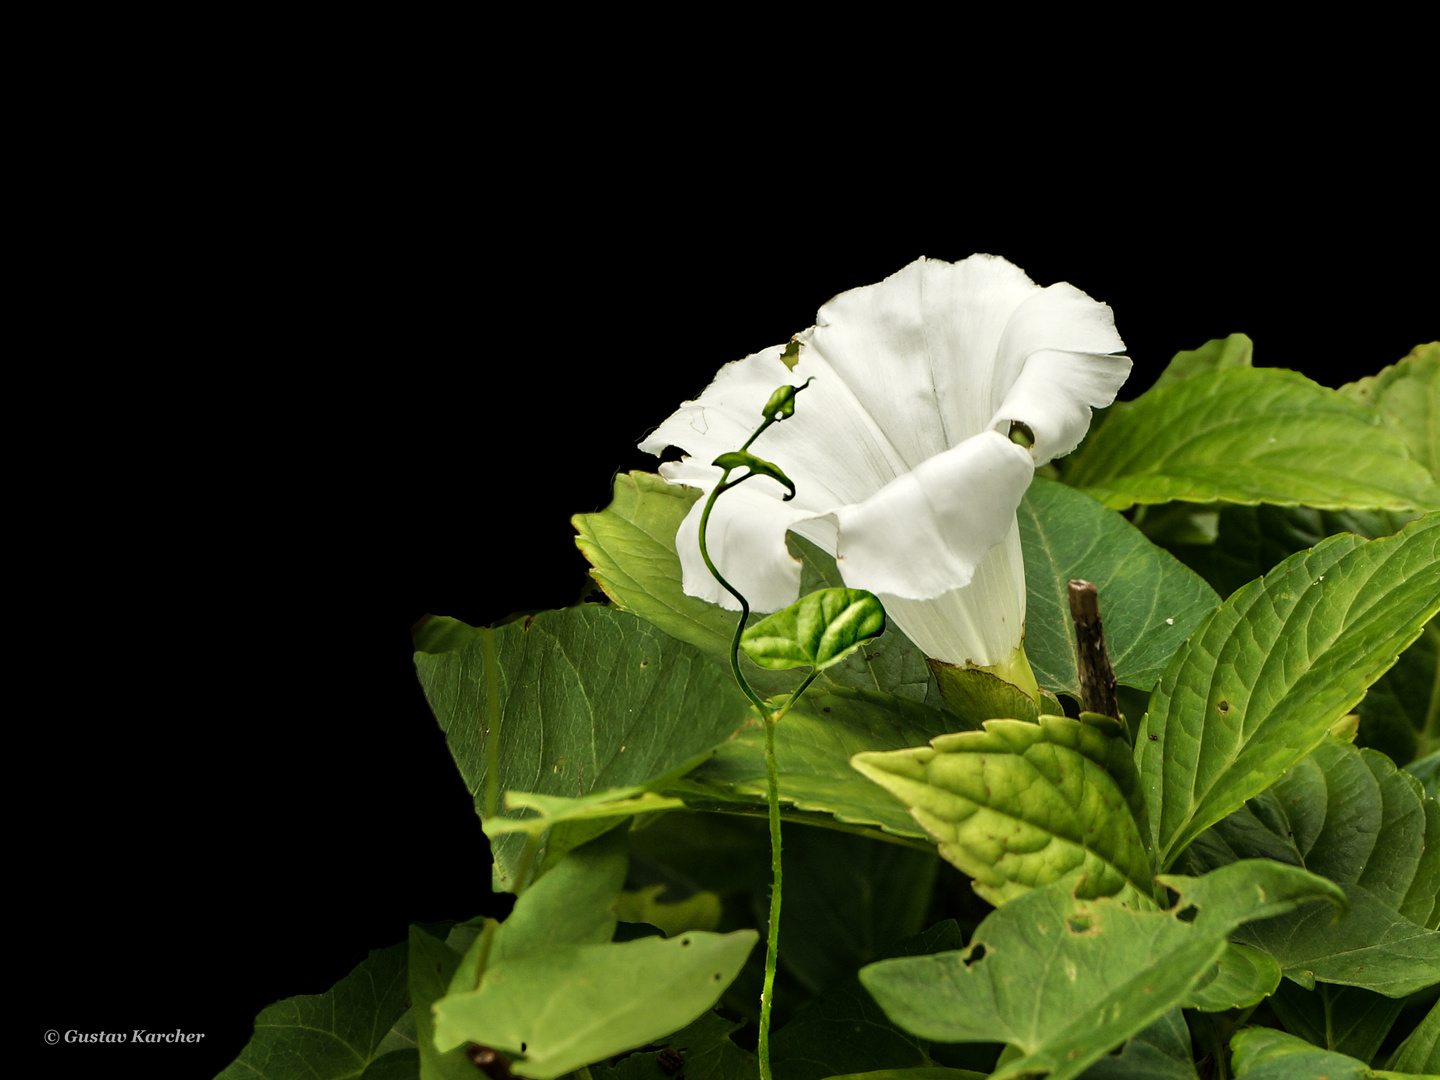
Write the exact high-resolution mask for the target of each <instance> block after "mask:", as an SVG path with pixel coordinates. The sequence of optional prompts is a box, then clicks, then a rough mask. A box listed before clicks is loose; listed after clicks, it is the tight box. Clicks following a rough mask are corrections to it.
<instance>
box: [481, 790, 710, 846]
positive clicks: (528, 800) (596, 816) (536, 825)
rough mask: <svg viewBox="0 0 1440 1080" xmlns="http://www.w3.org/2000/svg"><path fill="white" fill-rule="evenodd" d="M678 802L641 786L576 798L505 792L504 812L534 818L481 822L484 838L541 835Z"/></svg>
mask: <svg viewBox="0 0 1440 1080" xmlns="http://www.w3.org/2000/svg"><path fill="white" fill-rule="evenodd" d="M684 805H685V804H684V802H682V801H681V800H680V799H667V798H664V797H662V796H660V795H656V794H655V793H654V792H653V791H646V790H645V789H644V788H642V787H625V788H611V789H610V790H609V791H596V792H592V793H591V794H589V795H586V796H584V797H583V798H580V799H567V798H565V797H564V796H561V795H540V794H537V793H535V792H530V791H507V792H506V793H505V809H506V810H534V811H535V813H536V816H535V817H528V818H508V817H494V818H491V819H490V820H489V821H487V822H485V824H484V830H485V835H486V836H489V837H492V838H493V837H496V836H503V835H504V834H506V833H516V832H522V833H527V834H529V835H531V836H541V835H543V834H544V832H545V830H546V829H549V828H551V827H552V826H554V825H557V824H559V823H560V822H562V821H598V820H602V819H607V818H621V817H634V816H635V815H636V814H648V813H652V812H654V811H657V810H678V809H679V808H680V807H682V806H684Z"/></svg>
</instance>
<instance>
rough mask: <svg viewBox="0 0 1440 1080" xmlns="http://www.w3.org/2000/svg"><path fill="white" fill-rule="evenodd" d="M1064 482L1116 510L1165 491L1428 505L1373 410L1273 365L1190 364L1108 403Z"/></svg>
mask: <svg viewBox="0 0 1440 1080" xmlns="http://www.w3.org/2000/svg"><path fill="white" fill-rule="evenodd" d="M1065 481H1066V483H1069V484H1072V485H1074V486H1076V487H1079V488H1082V489H1084V490H1086V491H1088V492H1089V493H1090V494H1091V495H1093V496H1095V498H1097V499H1099V500H1100V501H1102V502H1104V503H1105V504H1106V505H1107V506H1111V507H1114V508H1115V509H1117V510H1123V509H1126V508H1127V507H1130V506H1133V505H1134V504H1136V503H1161V502H1169V501H1171V500H1173V499H1183V500H1186V501H1188V502H1213V501H1215V500H1223V501H1227V502H1238V503H1247V504H1254V503H1261V502H1266V503H1280V504H1282V505H1292V506H1293V505H1299V504H1303V505H1306V506H1318V507H1327V508H1335V509H1338V508H1343V507H1372V508H1382V509H1392V510H1401V509H1408V508H1412V507H1418V508H1422V509H1432V508H1434V507H1436V506H1437V505H1440V488H1437V487H1436V484H1435V481H1434V479H1433V478H1432V477H1431V475H1430V473H1429V472H1428V471H1427V470H1426V469H1425V467H1424V466H1423V465H1421V464H1420V463H1419V462H1418V461H1416V460H1415V459H1414V458H1412V457H1411V455H1410V451H1409V449H1408V447H1407V446H1406V444H1405V441H1404V440H1403V439H1402V438H1401V437H1400V436H1399V435H1397V434H1396V433H1395V432H1394V431H1393V430H1391V429H1390V428H1388V427H1386V426H1383V425H1382V424H1381V421H1380V417H1379V416H1378V415H1377V414H1376V413H1375V412H1374V411H1373V410H1371V409H1369V408H1367V407H1366V406H1364V405H1362V404H1360V403H1358V402H1355V401H1353V400H1351V399H1350V398H1348V397H1346V396H1345V395H1343V394H1340V393H1338V392H1336V391H1334V390H1328V389H1326V388H1325V387H1323V386H1320V385H1318V384H1316V383H1313V382H1311V381H1310V380H1309V379H1307V378H1305V377H1304V376H1303V375H1300V374H1298V373H1296V372H1293V371H1285V370H1281V369H1278V368H1252V367H1245V366H1234V367H1229V368H1224V369H1217V370H1212V371H1206V372H1201V373H1199V374H1196V375H1194V376H1192V377H1190V378H1187V379H1185V380H1183V381H1181V382H1175V383H1171V384H1170V385H1166V386H1160V387H1157V388H1155V389H1152V390H1150V391H1149V392H1147V393H1145V394H1143V395H1141V396H1140V397H1139V398H1138V399H1136V400H1135V401H1133V402H1129V403H1128V404H1126V405H1124V406H1123V407H1114V408H1112V409H1111V412H1110V414H1109V415H1108V416H1107V417H1106V419H1105V422H1104V423H1103V424H1101V425H1100V426H1099V428H1098V429H1097V430H1094V431H1092V432H1091V433H1090V436H1089V438H1087V439H1086V440H1085V443H1084V445H1083V446H1082V447H1081V448H1080V449H1079V451H1077V453H1076V454H1075V455H1074V456H1073V457H1072V458H1071V459H1070V461H1069V462H1068V464H1067V466H1066V469H1065Z"/></svg>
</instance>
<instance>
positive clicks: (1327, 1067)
mask: <svg viewBox="0 0 1440 1080" xmlns="http://www.w3.org/2000/svg"><path fill="white" fill-rule="evenodd" d="M1230 1048H1231V1050H1232V1051H1233V1054H1232V1055H1231V1058H1230V1062H1231V1068H1232V1069H1233V1070H1234V1072H1235V1078H1236V1080H1316V1078H1317V1077H1323V1078H1325V1080H1369V1078H1370V1077H1373V1076H1375V1075H1376V1073H1375V1072H1373V1071H1372V1070H1371V1069H1370V1067H1369V1066H1368V1065H1366V1064H1365V1062H1363V1061H1360V1060H1358V1059H1356V1058H1353V1057H1350V1056H1349V1055H1347V1054H1337V1053H1335V1052H1334V1051H1333V1050H1321V1049H1320V1048H1319V1047H1317V1046H1312V1045H1311V1044H1310V1043H1308V1042H1306V1041H1305V1040H1304V1039H1298V1038H1296V1037H1295V1036H1294V1035H1287V1034H1286V1033H1285V1032H1283V1031H1275V1030H1274V1029H1273V1028H1263V1027H1257V1028H1247V1029H1245V1030H1244V1031H1240V1032H1237V1033H1236V1035H1235V1037H1234V1038H1232V1039H1231V1040H1230ZM1397 1080H1398V1078H1397Z"/></svg>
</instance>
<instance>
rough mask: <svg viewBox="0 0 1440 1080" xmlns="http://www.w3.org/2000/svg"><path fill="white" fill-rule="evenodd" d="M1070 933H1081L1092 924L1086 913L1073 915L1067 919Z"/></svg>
mask: <svg viewBox="0 0 1440 1080" xmlns="http://www.w3.org/2000/svg"><path fill="white" fill-rule="evenodd" d="M1067 922H1068V924H1069V926H1070V932H1071V933H1072V934H1083V933H1085V931H1087V930H1089V929H1090V927H1091V926H1092V925H1093V924H1092V923H1091V921H1090V916H1088V915H1075V916H1073V917H1072V918H1070V919H1068V920H1067Z"/></svg>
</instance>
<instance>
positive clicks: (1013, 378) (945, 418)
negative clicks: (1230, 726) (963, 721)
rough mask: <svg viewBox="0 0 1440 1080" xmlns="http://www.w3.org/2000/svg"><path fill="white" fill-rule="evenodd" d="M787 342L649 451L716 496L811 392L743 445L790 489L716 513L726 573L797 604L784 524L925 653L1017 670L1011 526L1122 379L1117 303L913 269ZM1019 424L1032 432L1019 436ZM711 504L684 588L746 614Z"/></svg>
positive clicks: (771, 484)
mask: <svg viewBox="0 0 1440 1080" xmlns="http://www.w3.org/2000/svg"><path fill="white" fill-rule="evenodd" d="M796 341H797V342H798V343H799V359H798V361H797V362H796V364H795V367H794V370H793V371H792V370H790V369H789V368H787V367H786V365H785V364H784V363H783V362H782V361H781V354H782V352H783V351H784V348H783V347H782V346H776V347H775V348H771V349H766V350H765V351H764V352H760V353H756V354H754V355H753V356H749V357H746V358H745V359H744V360H738V361H736V362H734V363H731V364H727V365H725V367H723V368H721V369H720V372H719V374H717V375H716V377H715V381H714V382H712V383H711V384H710V386H709V387H707V388H706V390H705V391H704V393H702V394H701V395H700V398H699V400H697V401H688V402H686V403H685V404H684V405H682V406H681V408H680V410H679V411H678V412H676V413H675V414H674V415H673V416H671V417H670V418H669V419H668V420H666V421H665V422H664V423H663V424H661V425H660V426H659V427H658V428H657V429H656V430H655V432H654V433H653V434H652V435H651V436H650V437H649V438H648V439H646V440H645V441H644V442H643V443H641V444H640V445H641V449H642V450H646V451H648V452H650V453H654V454H660V453H662V452H663V451H664V450H665V448H666V447H668V446H677V447H679V448H680V449H682V450H684V451H686V452H687V454H688V455H689V457H687V458H686V459H684V460H682V461H680V462H675V463H667V464H662V465H661V466H660V472H661V475H663V476H664V477H665V478H666V479H667V480H669V481H671V482H672V483H678V484H687V485H690V486H693V487H698V488H701V489H702V490H703V491H705V492H707V493H708V492H709V491H710V490H711V489H712V488H713V487H714V486H715V484H716V483H718V482H719V480H720V476H721V470H720V469H718V468H716V467H714V466H712V465H710V464H709V462H711V461H713V460H714V459H715V458H716V457H717V456H719V455H720V454H722V453H725V452H726V451H730V450H736V449H739V447H740V446H741V445H742V444H743V443H744V442H745V440H746V439H748V438H749V437H750V435H751V433H752V432H754V430H755V428H756V427H758V426H759V424H760V420H761V417H760V410H761V408H762V407H763V406H764V405H765V403H766V401H767V400H769V398H770V395H771V393H772V392H774V390H775V388H776V387H778V386H781V385H783V384H786V383H790V384H793V385H799V384H801V383H803V382H804V381H805V380H806V379H807V378H812V379H813V381H812V382H811V383H810V385H809V386H808V387H807V388H806V390H805V392H804V393H803V394H801V395H800V396H799V397H798V398H797V399H796V409H795V415H794V416H792V417H790V418H789V419H787V420H785V421H784V422H782V423H779V424H775V425H773V426H772V427H770V428H769V429H768V430H767V431H766V432H765V433H764V434H763V435H761V436H760V438H759V439H758V440H756V442H755V444H754V445H753V446H752V447H751V448H750V449H751V453H754V454H756V455H757V456H759V457H761V458H764V459H766V460H768V461H772V462H774V463H775V464H776V465H778V466H779V467H780V468H781V469H783V470H784V471H785V473H786V474H787V475H788V476H789V477H790V479H791V480H792V481H794V483H795V490H796V497H795V498H794V499H792V500H791V501H790V502H784V501H782V496H783V495H784V494H785V492H784V489H783V488H782V487H781V485H780V484H779V483H777V482H775V481H773V480H771V479H770V478H768V477H755V478H754V479H752V480H750V481H748V482H746V483H745V484H743V485H741V486H740V487H737V488H735V489H734V490H733V491H728V492H726V493H725V494H724V495H723V496H722V497H721V498H720V499H719V500H717V502H716V503H715V508H714V509H713V510H712V511H711V515H710V523H709V526H708V528H707V531H706V542H707V546H708V548H709V551H710V555H711V558H713V559H714V560H715V564H716V566H717V567H718V568H719V569H720V572H721V573H722V574H724V575H725V577H726V578H727V579H728V580H729V581H730V582H731V583H732V584H733V585H734V586H735V587H736V588H737V589H739V590H740V592H741V593H743V594H744V595H745V597H746V599H747V600H749V602H750V604H751V606H752V607H754V608H755V609H756V610H758V611H775V610H778V609H780V608H783V607H785V606H787V605H789V604H791V603H794V601H795V600H796V598H797V596H798V595H799V586H800V565H799V563H798V562H797V561H796V560H795V559H794V558H792V557H791V555H790V553H789V551H788V550H787V548H786V546H785V532H786V530H787V529H788V530H791V531H793V532H795V533H797V534H799V535H801V536H803V537H805V538H806V539H808V540H811V541H813V542H814V543H816V544H818V545H819V546H820V547H822V548H824V549H825V550H827V551H829V552H831V553H832V554H834V556H835V559H836V563H837V565H838V566H839V569H840V573H841V575H842V576H843V578H844V580H845V584H846V585H848V586H850V587H851V588H857V589H868V590H869V591H870V592H873V593H875V594H876V595H878V596H879V597H880V599H881V601H882V602H883V603H884V605H885V609H886V612H887V613H888V614H889V617H890V618H891V619H892V620H893V621H894V623H895V624H896V625H898V626H899V627H900V628H901V629H902V630H903V631H904V632H905V633H906V635H908V636H909V637H910V639H911V640H912V641H914V642H915V643H916V645H918V646H919V647H920V648H921V649H922V650H924V652H925V654H926V655H927V656H931V657H934V658H935V659H938V660H942V661H945V662H947V663H951V664H957V665H972V666H979V667H990V666H993V665H995V664H1000V663H1004V662H1008V661H1009V660H1010V659H1011V658H1012V657H1013V655H1014V653H1015V651H1016V649H1018V647H1019V646H1020V642H1021V635H1022V633H1023V629H1024V623H1025V569H1024V561H1023V558H1022V556H1021V552H1020V535H1019V530H1018V527H1017V524H1016V519H1015V510H1016V507H1018V506H1019V504H1020V500H1021V498H1022V497H1023V496H1024V494H1025V489H1026V488H1027V487H1028V486H1029V485H1030V481H1031V479H1032V478H1033V476H1034V475H1035V468H1036V466H1038V465H1042V464H1044V463H1045V462H1047V461H1049V460H1051V459H1052V458H1056V457H1060V456H1061V455H1064V454H1068V453H1069V452H1070V451H1071V450H1073V449H1075V447H1076V446H1078V445H1079V443H1080V440H1081V439H1082V438H1083V437H1084V436H1085V432H1086V430H1087V429H1088V428H1089V426H1090V415H1091V409H1092V408H1100V407H1103V406H1105V405H1109V404H1110V403H1111V402H1112V401H1114V400H1115V394H1116V392H1117V391H1118V390H1119V388H1120V386H1121V384H1122V383H1123V382H1124V381H1125V378H1126V377H1127V376H1128V375H1129V373H1130V361H1129V360H1128V359H1127V358H1125V357H1123V356H1115V355H1112V354H1113V353H1116V352H1119V351H1120V350H1122V349H1123V348H1124V347H1125V346H1124V343H1123V342H1122V341H1121V340H1120V338H1119V336H1118V335H1117V334H1116V332H1115V322H1114V318H1113V317H1112V315H1111V313H1110V309H1109V308H1108V307H1107V306H1105V305H1104V304H1101V303H1098V302H1096V301H1094V300H1092V299H1090V297H1088V296H1086V295H1085V294H1084V293H1083V292H1081V291H1080V290H1078V289H1076V288H1074V287H1073V286H1070V285H1066V284H1059V285H1051V286H1050V287H1049V288H1041V287H1040V286H1038V285H1036V284H1035V283H1034V282H1032V281H1031V280H1030V279H1029V278H1028V277H1027V276H1026V275H1025V273H1024V272H1023V271H1021V270H1020V269H1019V268H1018V267H1015V266H1013V265H1011V264H1010V263H1008V262H1006V261H1005V260H1004V259H1001V258H997V257H995V256H991V255H975V256H972V257H971V258H968V259H965V260H963V261H961V262H958V263H947V262H938V261H934V260H927V259H920V260H918V261H916V262H913V263H911V264H910V265H909V266H907V267H905V268H904V269H903V270H901V271H899V272H898V273H896V274H894V275H892V276H890V277H888V278H886V279H885V280H884V281H882V282H880V283H879V284H878V285H870V286H866V287H865V288H860V289H852V290H851V291H849V292H845V293H841V294H840V295H839V296H837V297H835V298H834V299H833V300H831V301H830V302H829V303H828V304H826V305H825V306H824V307H822V308H821V309H820V313H819V315H818V316H817V318H816V324H815V326H813V327H811V328H810V329H809V330H806V331H805V332H804V333H802V334H800V335H798V336H797V338H796ZM1012 423H1018V424H1024V425H1025V427H1026V428H1028V429H1029V431H1030V432H1031V433H1033V436H1034V445H1033V446H1031V447H1029V448H1028V449H1027V448H1025V447H1023V446H1020V445H1018V444H1017V443H1016V442H1013V441H1012V440H1011V439H1010V438H1009V433H1010V431H1011V425H1012ZM702 506H703V500H702V501H701V502H697V503H696V504H695V507H694V509H693V510H692V511H691V513H690V514H689V516H688V517H687V518H686V519H685V521H684V523H683V524H682V526H681V528H680V533H679V536H678V537H677V541H678V546H679V549H680V560H681V565H682V568H683V571H684V585H685V591H686V592H687V593H689V594H690V595H692V596H699V597H702V598H704V599H706V600H710V601H713V602H716V603H720V604H722V605H724V606H725V607H727V608H731V609H732V610H733V609H736V608H738V606H739V605H738V604H736V603H735V601H734V600H733V599H732V598H731V596H730V595H729V593H727V592H725V591H724V590H723V589H722V588H721V587H720V585H719V584H718V583H717V582H716V581H715V579H714V578H713V577H712V576H711V575H710V573H709V571H708V570H707V569H706V568H705V564H704V561H703V560H702V559H701V557H700V548H699V539H698V529H699V523H700V513H701V509H702Z"/></svg>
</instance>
